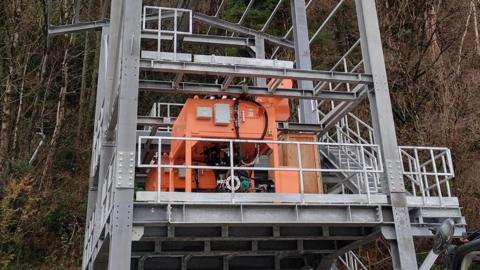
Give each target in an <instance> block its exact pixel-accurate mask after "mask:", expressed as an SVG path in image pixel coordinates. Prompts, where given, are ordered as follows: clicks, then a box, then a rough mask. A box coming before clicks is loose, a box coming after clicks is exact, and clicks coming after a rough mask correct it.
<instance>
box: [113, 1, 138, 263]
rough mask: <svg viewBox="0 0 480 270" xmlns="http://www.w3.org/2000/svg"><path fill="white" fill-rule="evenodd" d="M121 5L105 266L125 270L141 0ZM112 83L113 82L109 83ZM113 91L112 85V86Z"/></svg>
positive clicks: (130, 214) (128, 247)
mask: <svg viewBox="0 0 480 270" xmlns="http://www.w3.org/2000/svg"><path fill="white" fill-rule="evenodd" d="M115 2H119V3H117V4H118V5H121V9H122V11H121V13H120V14H121V16H120V18H121V20H120V21H117V22H116V23H119V24H120V25H121V27H120V28H121V32H120V33H121V35H120V36H121V38H120V39H119V41H120V42H121V47H120V48H121V50H120V53H119V57H121V59H118V60H121V61H119V63H121V67H120V69H119V71H120V72H121V73H120V82H119V88H118V110H117V111H118V116H117V117H118V120H117V128H116V142H117V145H116V150H115V164H116V166H115V167H116V171H115V173H114V177H115V178H114V181H113V185H114V194H113V210H112V216H111V223H112V228H111V235H110V249H109V258H108V269H111V270H114V269H115V270H123V269H124V270H129V269H130V260H131V243H132V220H133V195H134V178H135V144H136V140H135V138H136V124H137V107H138V80H139V61H140V59H139V58H140V37H141V32H140V31H141V17H142V1H141V0H123V1H113V2H112V6H113V5H115ZM113 85H114V86H115V85H116V84H115V83H114V84H113ZM113 90H114V91H113V94H114V96H115V95H116V93H115V92H116V91H115V90H116V88H113Z"/></svg>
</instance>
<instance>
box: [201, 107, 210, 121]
mask: <svg viewBox="0 0 480 270" xmlns="http://www.w3.org/2000/svg"><path fill="white" fill-rule="evenodd" d="M197 118H198V119H211V118H212V107H201V106H198V107H197Z"/></svg>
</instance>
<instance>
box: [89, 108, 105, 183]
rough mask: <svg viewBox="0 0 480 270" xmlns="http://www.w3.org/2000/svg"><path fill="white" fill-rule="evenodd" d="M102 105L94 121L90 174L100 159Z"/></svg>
mask: <svg viewBox="0 0 480 270" xmlns="http://www.w3.org/2000/svg"><path fill="white" fill-rule="evenodd" d="M103 118H104V112H103V106H102V108H101V109H100V113H99V116H98V119H97V121H96V123H95V134H94V135H93V147H92V163H91V175H93V174H94V172H95V170H96V169H97V167H98V162H99V160H100V151H101V149H102V147H101V146H102V134H103V126H102V125H103Z"/></svg>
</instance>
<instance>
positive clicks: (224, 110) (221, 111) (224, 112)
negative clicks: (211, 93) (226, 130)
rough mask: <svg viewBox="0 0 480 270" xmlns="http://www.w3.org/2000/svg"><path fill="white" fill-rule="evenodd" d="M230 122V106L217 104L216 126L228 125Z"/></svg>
mask: <svg viewBox="0 0 480 270" xmlns="http://www.w3.org/2000/svg"><path fill="white" fill-rule="evenodd" d="M230 121H231V120H230V104H215V125H221V126H224V125H228V124H230Z"/></svg>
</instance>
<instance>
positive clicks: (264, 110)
mask: <svg viewBox="0 0 480 270" xmlns="http://www.w3.org/2000/svg"><path fill="white" fill-rule="evenodd" d="M235 101H238V99H237V100H235ZM242 101H245V102H250V103H253V104H255V105H257V106H258V107H260V108H262V109H263V116H264V119H265V122H264V126H263V131H262V135H261V136H260V138H258V139H256V140H259V141H261V140H263V139H265V136H266V135H267V130H268V112H267V109H266V108H265V107H263V105H262V104H260V103H258V102H257V101H256V100H251V99H242ZM234 110H235V109H234ZM236 121H237V124H238V104H237V117H236ZM235 128H236V127H235ZM238 139H240V131H238Z"/></svg>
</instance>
